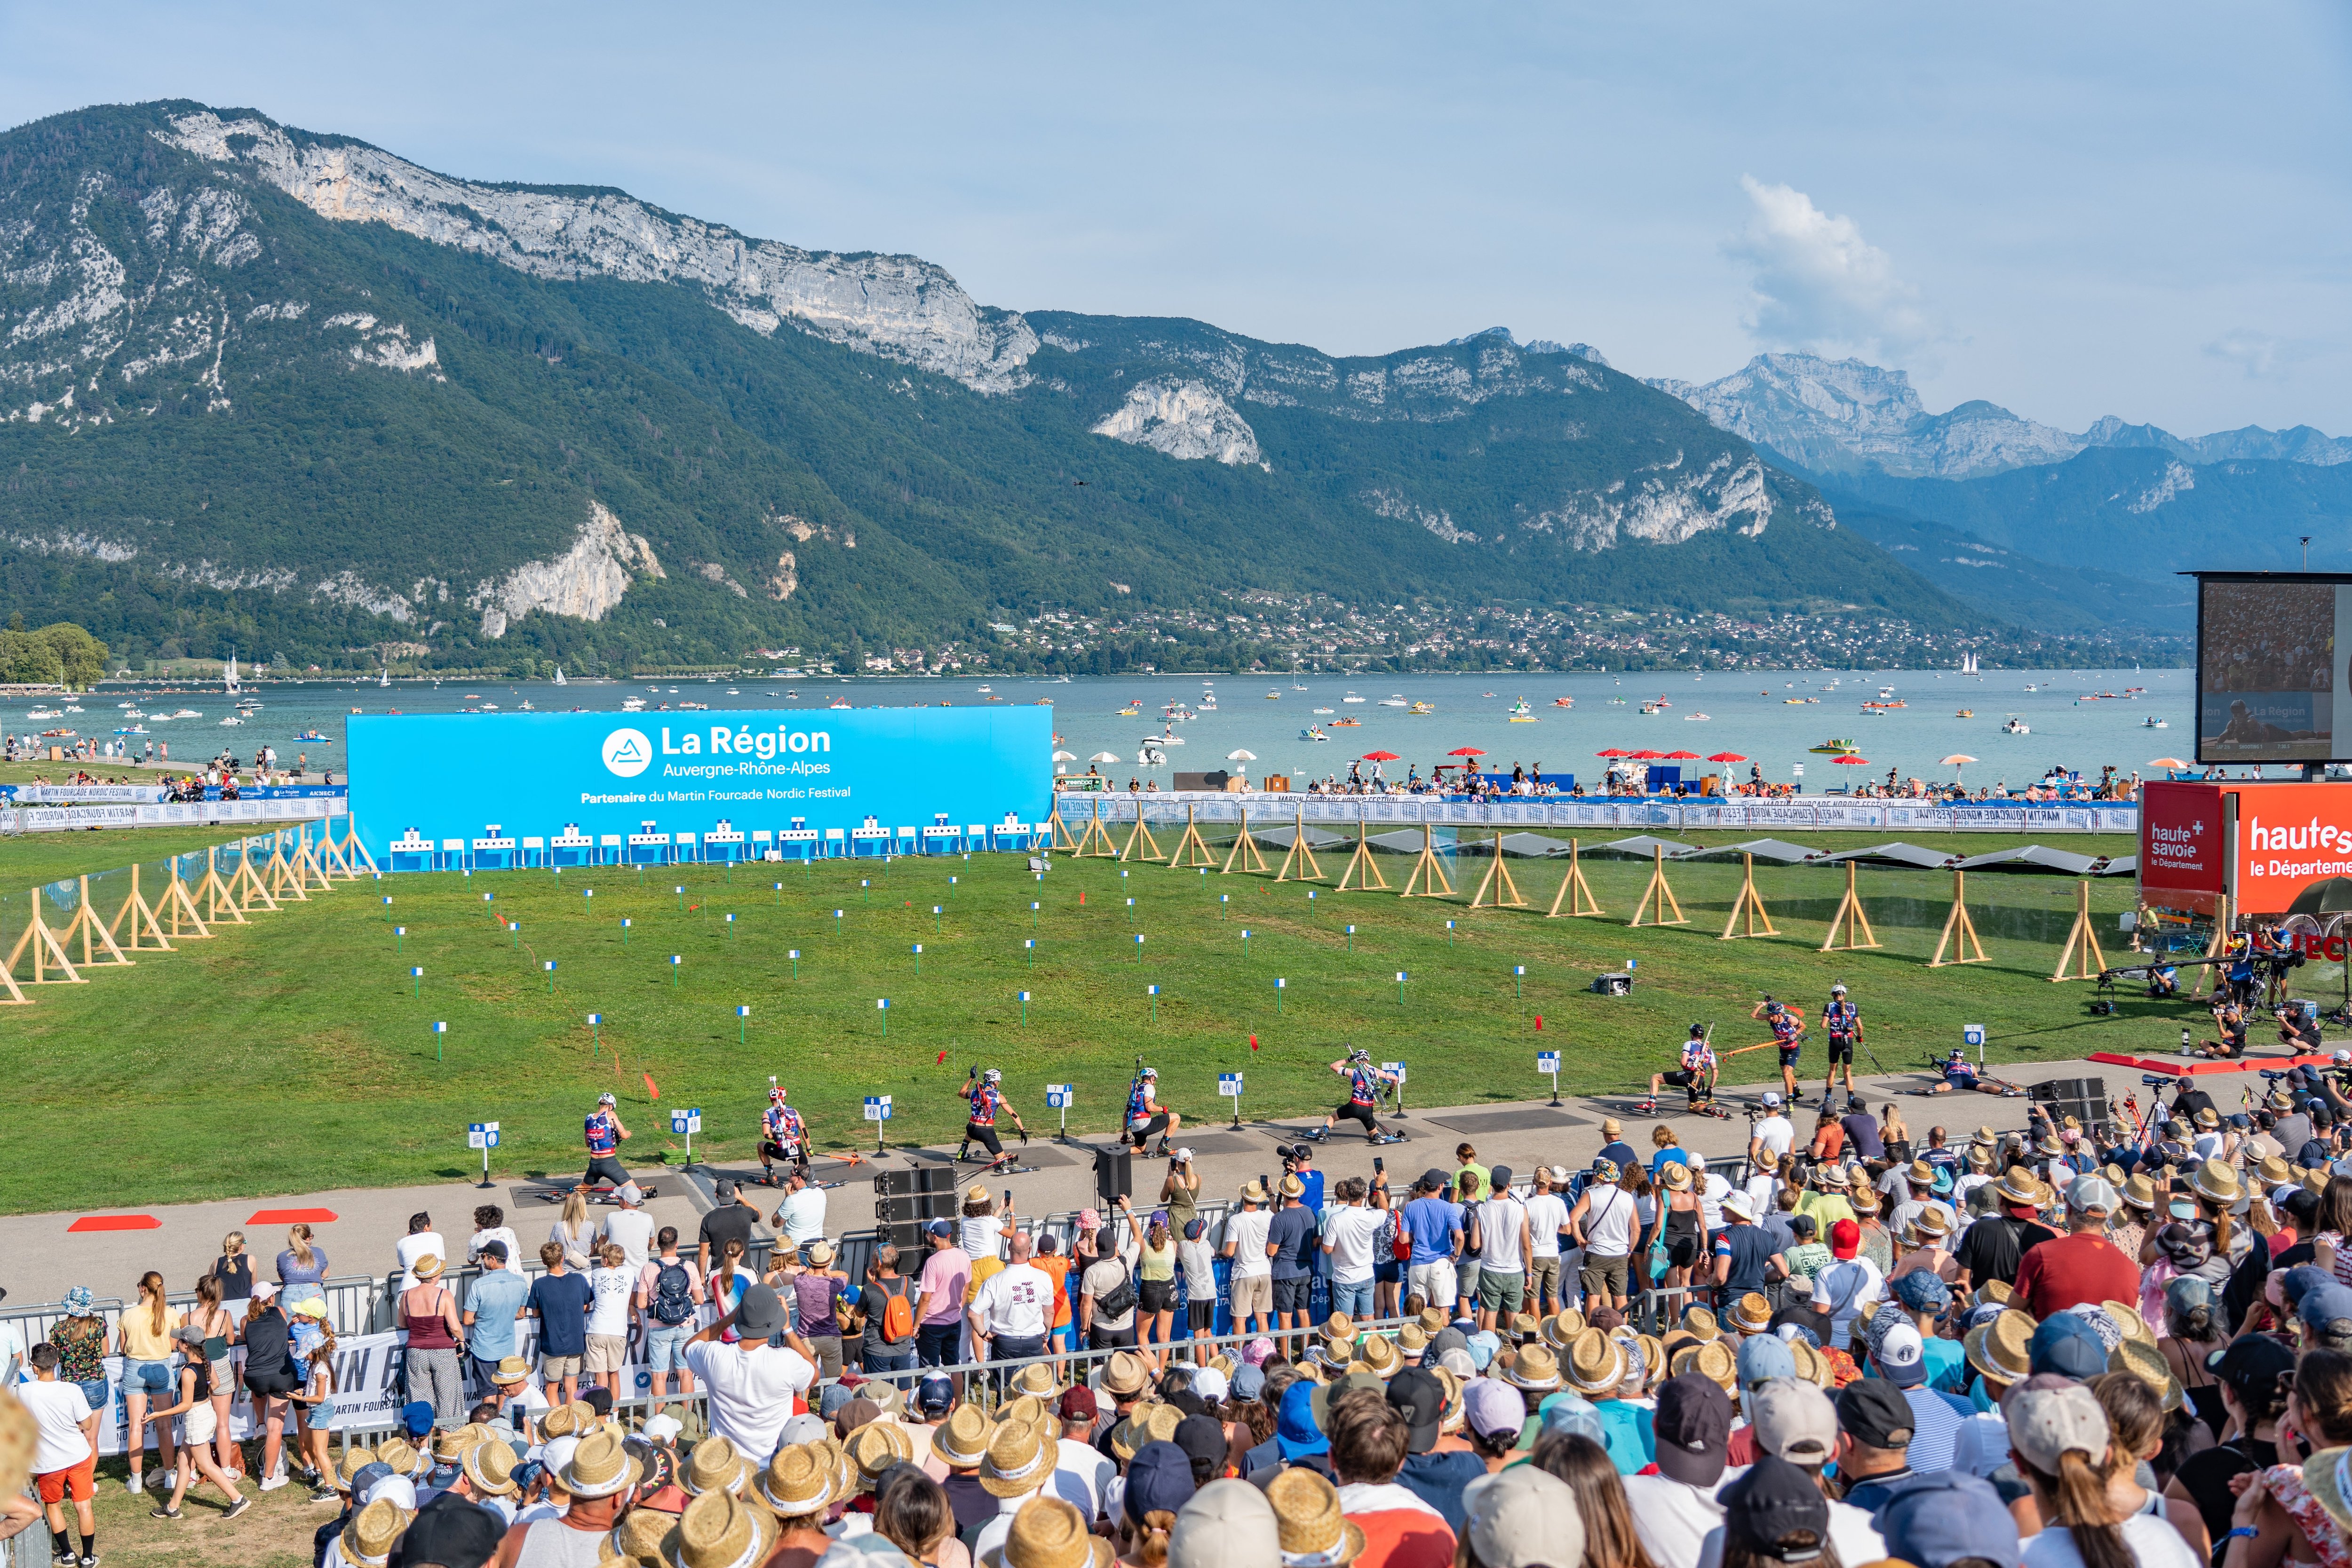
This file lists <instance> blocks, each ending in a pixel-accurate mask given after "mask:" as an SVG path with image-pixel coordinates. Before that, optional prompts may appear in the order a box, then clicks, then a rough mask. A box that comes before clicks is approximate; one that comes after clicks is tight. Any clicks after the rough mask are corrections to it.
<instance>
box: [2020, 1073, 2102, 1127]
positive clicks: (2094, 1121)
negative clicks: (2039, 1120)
mask: <svg viewBox="0 0 2352 1568" xmlns="http://www.w3.org/2000/svg"><path fill="white" fill-rule="evenodd" d="M2026 1096H2027V1098H2028V1099H2030V1100H2032V1102H2033V1103H2034V1104H2036V1105H2039V1106H2040V1107H2042V1109H2043V1110H2046V1111H2048V1112H2049V1113H2050V1119H2051V1120H2052V1121H2055V1122H2057V1123H2058V1124H2059V1125H2060V1126H2062V1127H2063V1126H2064V1125H2065V1122H2066V1118H2068V1117H2069V1116H2072V1117H2074V1119H2075V1120H2076V1121H2080V1122H2081V1123H2082V1124H2083V1131H2084V1132H2085V1133H2087V1134H2089V1135H2090V1136H2091V1137H2094V1138H2101V1137H2107V1138H2111V1137H2114V1136H2115V1135H2116V1130H2117V1124H2116V1115H2115V1109H2114V1107H2113V1106H2111V1105H2110V1104H2109V1103H2108V1101H2107V1080H2106V1079H2103V1078H2059V1079H2051V1080H2050V1081H2049V1082H2047V1083H2037V1084H2035V1085H2033V1086H2032V1088H2030V1089H2027V1090H2026Z"/></svg>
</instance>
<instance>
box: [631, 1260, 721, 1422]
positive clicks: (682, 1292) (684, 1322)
mask: <svg viewBox="0 0 2352 1568" xmlns="http://www.w3.org/2000/svg"><path fill="white" fill-rule="evenodd" d="M654 1244H655V1246H656V1247H657V1248H659V1250H658V1252H657V1253H656V1255H655V1256H654V1257H652V1258H647V1259H646V1266H645V1267H644V1268H641V1269H639V1270H638V1271H637V1317H638V1319H639V1321H642V1322H643V1323H644V1324H645V1326H646V1374H647V1375H648V1376H650V1377H651V1378H652V1379H653V1382H652V1383H651V1384H648V1385H647V1390H646V1391H647V1392H648V1393H649V1394H651V1395H652V1396H653V1397H654V1398H656V1399H659V1398H662V1397H663V1396H664V1395H666V1394H668V1393H669V1379H670V1374H671V1373H677V1391H678V1393H679V1394H681V1395H684V1394H692V1393H693V1392H694V1373H691V1372H688V1370H687V1366H686V1342H687V1341H688V1340H690V1339H692V1338H693V1337H694V1331H695V1330H696V1329H698V1328H699V1327H700V1326H701V1317H702V1314H701V1312H700V1310H699V1308H700V1307H701V1305H702V1302H703V1301H704V1300H705V1299H706V1298H705V1296H704V1293H703V1289H702V1279H701V1275H700V1273H699V1271H698V1270H697V1269H696V1268H695V1266H694V1265H693V1264H692V1263H691V1262H689V1261H688V1260H687V1259H686V1258H680V1257H679V1256H678V1255H677V1226H674V1225H666V1226H662V1227H661V1233H660V1234H659V1235H658V1236H657V1237H655V1243H654Z"/></svg>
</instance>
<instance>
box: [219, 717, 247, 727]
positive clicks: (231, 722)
mask: <svg viewBox="0 0 2352 1568" xmlns="http://www.w3.org/2000/svg"><path fill="white" fill-rule="evenodd" d="M244 722H245V721H244V720H242V719H240V718H238V717H237V716H236V714H234V713H232V714H230V715H229V716H228V717H227V718H226V719H224V720H222V721H221V728H222V729H224V730H226V729H230V728H233V727H234V726H236V725H238V724H242V723H244Z"/></svg>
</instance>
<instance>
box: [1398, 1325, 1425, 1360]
mask: <svg viewBox="0 0 2352 1568" xmlns="http://www.w3.org/2000/svg"><path fill="white" fill-rule="evenodd" d="M1396 1347H1397V1349H1399V1350H1400V1351H1402V1352H1404V1353H1405V1354H1406V1355H1407V1356H1417V1355H1419V1354H1420V1353H1421V1352H1423V1351H1425V1350H1427V1349H1428V1348H1429V1334H1428V1331H1426V1330H1424V1329H1423V1327H1422V1326H1421V1325H1420V1324H1419V1323H1407V1324H1406V1325H1405V1326H1404V1327H1402V1328H1401V1329H1399V1330H1398V1331H1396Z"/></svg>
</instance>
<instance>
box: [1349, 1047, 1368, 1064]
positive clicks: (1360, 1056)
mask: <svg viewBox="0 0 2352 1568" xmlns="http://www.w3.org/2000/svg"><path fill="white" fill-rule="evenodd" d="M1348 1059H1349V1061H1351V1062H1368V1061H1370V1060H1371V1059H1372V1053H1371V1052H1370V1051H1368V1050H1366V1049H1364V1047H1361V1046H1356V1047H1350V1048H1349V1052H1348Z"/></svg>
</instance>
